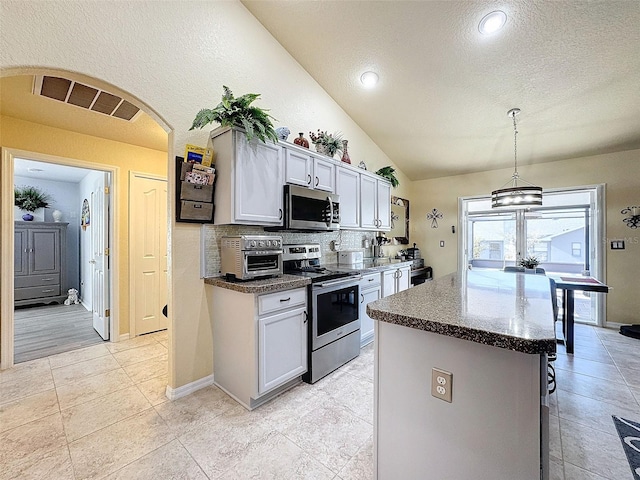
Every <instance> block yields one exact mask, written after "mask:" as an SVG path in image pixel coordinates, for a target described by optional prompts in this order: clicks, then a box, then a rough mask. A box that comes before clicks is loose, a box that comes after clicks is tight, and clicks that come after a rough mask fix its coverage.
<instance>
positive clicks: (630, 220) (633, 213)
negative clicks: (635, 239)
mask: <svg viewBox="0 0 640 480" xmlns="http://www.w3.org/2000/svg"><path fill="white" fill-rule="evenodd" d="M620 213H621V214H623V215H629V216H628V217H627V218H623V219H622V221H623V222H624V223H625V224H626V225H627V227H629V228H638V227H640V207H627V208H625V209H623V210H621V211H620Z"/></svg>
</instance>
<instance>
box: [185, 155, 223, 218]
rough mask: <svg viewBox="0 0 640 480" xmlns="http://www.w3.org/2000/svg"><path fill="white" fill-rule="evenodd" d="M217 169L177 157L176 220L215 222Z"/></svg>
mask: <svg viewBox="0 0 640 480" xmlns="http://www.w3.org/2000/svg"><path fill="white" fill-rule="evenodd" d="M214 182H215V170H214V169H213V168H211V167H202V166H201V165H199V164H197V163H191V162H185V161H184V158H183V157H176V222H185V223H213V211H214V208H213V192H214Z"/></svg>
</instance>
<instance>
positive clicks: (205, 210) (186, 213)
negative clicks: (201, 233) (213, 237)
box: [180, 200, 213, 222]
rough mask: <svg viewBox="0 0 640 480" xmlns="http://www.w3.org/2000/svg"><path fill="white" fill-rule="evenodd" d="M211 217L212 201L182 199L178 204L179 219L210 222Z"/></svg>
mask: <svg viewBox="0 0 640 480" xmlns="http://www.w3.org/2000/svg"><path fill="white" fill-rule="evenodd" d="M212 217H213V203H205V202H191V201H189V200H182V202H181V205H180V219H181V220H206V221H208V222H210V221H211V218H212Z"/></svg>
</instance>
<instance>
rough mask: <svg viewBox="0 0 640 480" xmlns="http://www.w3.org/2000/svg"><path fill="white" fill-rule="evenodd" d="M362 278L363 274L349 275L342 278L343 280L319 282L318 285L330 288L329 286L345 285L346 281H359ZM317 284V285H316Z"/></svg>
mask: <svg viewBox="0 0 640 480" xmlns="http://www.w3.org/2000/svg"><path fill="white" fill-rule="evenodd" d="M361 278H362V276H361V275H354V276H352V277H349V278H347V279H342V280H336V281H334V282H327V283H318V284H317V285H318V287H320V288H328V287H335V286H337V285H343V284H346V283H354V284H355V283H358V280H360V279H361ZM314 286H315V285H314Z"/></svg>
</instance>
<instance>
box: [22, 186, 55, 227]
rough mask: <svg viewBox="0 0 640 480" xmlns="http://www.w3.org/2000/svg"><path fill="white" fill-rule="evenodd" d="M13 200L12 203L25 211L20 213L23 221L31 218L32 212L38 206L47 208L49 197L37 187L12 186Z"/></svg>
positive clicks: (28, 220)
mask: <svg viewBox="0 0 640 480" xmlns="http://www.w3.org/2000/svg"><path fill="white" fill-rule="evenodd" d="M14 195H15V201H14V204H15V206H16V207H18V208H19V209H20V210H23V211H25V212H27V213H25V214H24V215H22V219H23V220H24V221H25V222H30V221H32V220H33V215H32V213H33V212H35V211H36V210H38V209H39V208H47V207H48V206H49V202H50V201H51V197H49V195H47V194H46V193H44V192H41V191H40V190H39V189H38V188H37V187H29V186H26V187H15V188H14Z"/></svg>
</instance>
